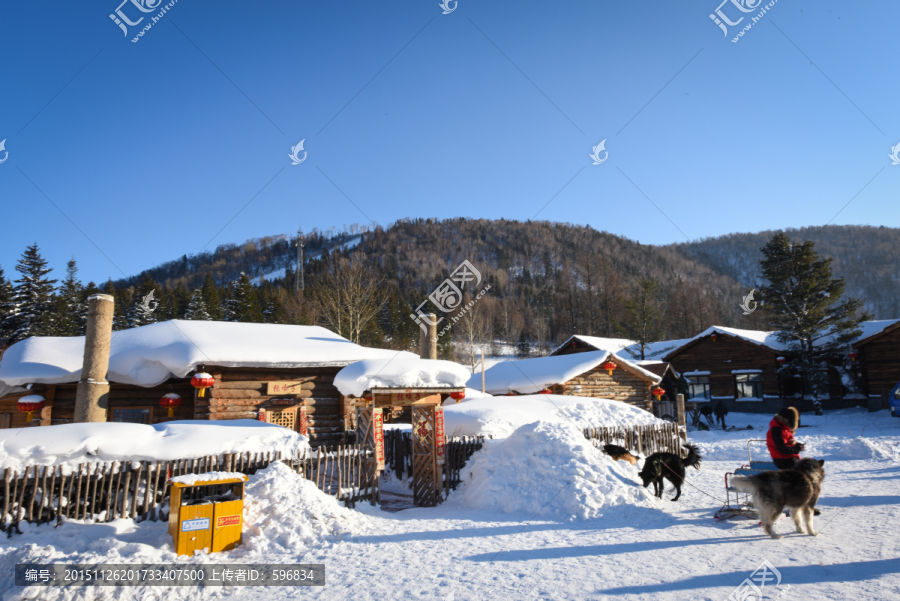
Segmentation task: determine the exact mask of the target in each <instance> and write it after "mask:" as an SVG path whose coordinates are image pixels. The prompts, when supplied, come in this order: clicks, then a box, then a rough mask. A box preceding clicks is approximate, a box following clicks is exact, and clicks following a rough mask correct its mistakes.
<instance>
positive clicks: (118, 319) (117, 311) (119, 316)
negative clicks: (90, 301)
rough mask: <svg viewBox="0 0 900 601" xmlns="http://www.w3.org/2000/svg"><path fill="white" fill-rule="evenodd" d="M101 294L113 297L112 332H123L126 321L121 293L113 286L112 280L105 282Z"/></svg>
mask: <svg viewBox="0 0 900 601" xmlns="http://www.w3.org/2000/svg"><path fill="white" fill-rule="evenodd" d="M103 294H106V295H108V296H111V297H113V299H114V302H113V323H112V328H113V331H116V330H123V329H125V328H126V327H128V326H127V325H126V323H127V320H126V319H125V311H124V310H123V309H122V307H123V305H124V303H125V299H124V298H123V296H122V292H121V291H120V290H119V289H117V288H116V286H115V284H113V282H112V280H107V281H106V285H105V286H103Z"/></svg>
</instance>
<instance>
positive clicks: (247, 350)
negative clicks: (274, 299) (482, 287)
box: [0, 319, 394, 386]
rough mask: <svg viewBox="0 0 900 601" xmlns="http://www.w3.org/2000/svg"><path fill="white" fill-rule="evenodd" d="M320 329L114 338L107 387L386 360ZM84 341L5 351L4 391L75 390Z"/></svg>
mask: <svg viewBox="0 0 900 601" xmlns="http://www.w3.org/2000/svg"><path fill="white" fill-rule="evenodd" d="M393 355H394V352H393V351H385V350H380V349H370V348H366V347H362V346H359V345H358V344H354V343H352V342H350V341H349V340H347V339H346V338H342V337H341V336H338V335H337V334H335V333H334V332H332V331H330V330H326V329H325V328H321V327H318V326H291V325H283V324H271V323H238V322H225V321H183V320H177V319H175V320H170V321H163V322H159V323H154V324H150V325H146V326H141V327H139V328H131V329H128V330H120V331H118V332H114V333H113V337H112V341H111V343H110V356H109V374H108V375H107V379H108V380H109V381H110V382H119V383H122V384H135V385H137V386H156V385H158V384H161V383H162V382H165V381H166V380H168V379H169V378H183V377H185V376H187V375H188V374H189V373H191V372H192V371H193V370H194V368H195V367H196V366H197V365H199V364H205V365H221V366H225V367H318V366H337V365H348V364H350V363H353V362H354V361H359V360H360V359H373V358H379V357H391V356H393ZM83 358H84V336H73V337H68V338H59V337H37V338H28V339H26V340H23V341H21V342H17V343H16V344H14V345H12V346H11V347H9V349H7V350H6V352H5V353H4V355H3V362H2V363H0V382H3V383H5V384H6V385H8V386H16V385H22V384H30V383H36V382H40V383H43V384H63V383H65V382H77V381H78V379H79V377H80V376H81V363H82V360H83Z"/></svg>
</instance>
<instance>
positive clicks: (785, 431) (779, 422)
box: [766, 407, 821, 515]
mask: <svg viewBox="0 0 900 601" xmlns="http://www.w3.org/2000/svg"><path fill="white" fill-rule="evenodd" d="M799 425H800V412H799V411H797V409H796V408H794V407H787V408H785V409H782V410H781V411H779V412H778V413H776V414H775V417H774V418H772V421H770V422H769V431H768V433H767V434H766V446H768V447H769V455H771V456H772V463H774V464H775V467H777V468H778V469H780V470H789V469H791V468H793V467H794V465H795V464H796V463H797V461H799V460H800V451H802V450H804V449H805V448H806V445H804V444H803V443H799V442H797V441H796V440H795V439H794V430H796V429H797V427H798V426H799ZM813 513H814V514H815V515H819V514H820V513H821V512H820V511H819V510H818V508H816V507H813Z"/></svg>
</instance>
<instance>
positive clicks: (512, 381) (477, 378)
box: [467, 351, 660, 394]
mask: <svg viewBox="0 0 900 601" xmlns="http://www.w3.org/2000/svg"><path fill="white" fill-rule="evenodd" d="M610 356H612V357H613V361H614V362H615V363H616V364H618V365H619V367H625V368H627V369H629V370H630V371H632V372H633V373H636V374H639V375H642V376H643V377H645V378H647V379H648V380H650V381H651V382H653V383H658V382H659V381H660V377H659V376H657V375H656V374H654V373H652V372H650V371H647V370H646V369H644V368H642V367H640V366H638V365H635V364H634V363H632V362H631V361H628V360H627V359H624V358H622V357H618V356H613V355H611V353H610V352H609V351H589V352H586V353H572V354H571V355H557V356H553V357H537V358H535V359H521V360H519V361H504V362H503V363H498V364H496V365H494V366H493V367H491V368H490V369H488V370H485V372H484V389H485V391H486V392H489V393H491V394H505V393H507V392H512V391H515V392H518V393H521V394H530V393H535V392H538V391H540V390H543V389H545V388H547V387H548V386H552V385H553V384H562V383H563V382H568V381H569V380H571V379H572V378H574V377H576V376H579V375H581V374H583V373H584V372H586V371H588V370H591V369H594V368H595V367H597V366H598V365H600V364H601V363H603V362H604V361H606V359H607V358H608V357H610ZM467 386H468V387H469V388H479V389H480V388H481V372H477V373H475V374H474V375H472V377H471V378H470V379H469V383H468V384H467Z"/></svg>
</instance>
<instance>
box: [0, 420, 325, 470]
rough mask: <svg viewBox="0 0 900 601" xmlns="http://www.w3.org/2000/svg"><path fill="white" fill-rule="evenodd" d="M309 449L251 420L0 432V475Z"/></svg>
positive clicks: (302, 440) (291, 435) (287, 433)
mask: <svg viewBox="0 0 900 601" xmlns="http://www.w3.org/2000/svg"><path fill="white" fill-rule="evenodd" d="M307 449H309V443H308V442H307V439H306V437H305V436H302V435H300V434H298V433H297V432H294V431H292V430H288V429H287V428H282V427H281V426H276V425H275V424H267V423H264V422H258V421H255V420H252V419H236V420H228V421H172V422H164V423H161V424H154V425H146V424H128V423H120V422H105V423H86V424H61V425H57V426H48V427H44V428H15V429H8V430H0V469H2V468H6V467H11V468H13V469H17V470H20V471H21V469H22V468H23V466H25V465H35V464H38V465H67V466H70V467H71V466H77V465H78V464H79V463H81V462H85V461H88V462H97V461H107V462H109V461H122V460H134V461H141V460H163V461H168V460H172V459H191V458H195V457H203V456H205V455H220V454H222V453H243V452H255V453H258V452H270V451H281V452H282V454H283V455H287V456H290V455H291V454H292V453H299V452H302V451H305V450H307Z"/></svg>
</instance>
